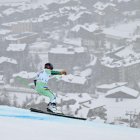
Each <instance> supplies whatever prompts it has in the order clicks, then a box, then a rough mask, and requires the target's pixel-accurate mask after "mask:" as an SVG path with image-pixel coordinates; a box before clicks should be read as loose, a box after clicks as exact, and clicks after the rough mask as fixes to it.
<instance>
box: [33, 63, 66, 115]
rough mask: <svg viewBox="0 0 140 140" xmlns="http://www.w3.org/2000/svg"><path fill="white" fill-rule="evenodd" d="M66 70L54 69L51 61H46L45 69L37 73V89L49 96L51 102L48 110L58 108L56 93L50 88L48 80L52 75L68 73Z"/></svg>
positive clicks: (52, 110) (35, 81) (53, 110)
mask: <svg viewBox="0 0 140 140" xmlns="http://www.w3.org/2000/svg"><path fill="white" fill-rule="evenodd" d="M66 74H67V73H66V71H54V70H53V65H52V64H51V63H46V64H45V66H44V69H43V70H42V71H40V72H39V73H38V74H37V77H36V79H35V80H34V83H35V89H36V91H37V92H38V93H39V94H41V95H44V96H47V97H49V99H50V102H49V104H48V107H47V110H48V111H51V112H55V111H57V108H56V95H55V94H54V93H53V92H52V91H51V90H50V89H49V88H48V85H47V83H48V80H49V79H50V77H51V75H66Z"/></svg>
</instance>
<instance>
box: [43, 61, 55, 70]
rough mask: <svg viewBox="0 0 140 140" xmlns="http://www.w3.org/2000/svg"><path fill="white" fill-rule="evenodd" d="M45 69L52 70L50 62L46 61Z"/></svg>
mask: <svg viewBox="0 0 140 140" xmlns="http://www.w3.org/2000/svg"><path fill="white" fill-rule="evenodd" d="M44 68H45V69H50V70H53V65H52V64H51V63H46V64H45V66H44Z"/></svg>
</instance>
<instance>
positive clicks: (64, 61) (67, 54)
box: [48, 45, 90, 72]
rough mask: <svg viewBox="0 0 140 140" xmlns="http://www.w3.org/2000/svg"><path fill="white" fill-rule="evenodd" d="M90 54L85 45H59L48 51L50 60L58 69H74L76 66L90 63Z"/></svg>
mask: <svg viewBox="0 0 140 140" xmlns="http://www.w3.org/2000/svg"><path fill="white" fill-rule="evenodd" d="M89 57H90V56H89V55H88V53H87V52H86V51H85V49H84V48H83V47H75V46H72V45H68V46H67V47H63V46H58V47H56V48H52V49H51V50H50V51H49V52H48V60H49V62H51V63H52V64H53V65H54V66H55V68H57V69H66V70H67V71H68V72H69V71H72V70H73V68H74V67H75V66H79V67H84V66H85V65H86V64H87V63H89V60H90V58H89Z"/></svg>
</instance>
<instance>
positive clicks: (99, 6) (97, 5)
mask: <svg viewBox="0 0 140 140" xmlns="http://www.w3.org/2000/svg"><path fill="white" fill-rule="evenodd" d="M109 6H112V7H115V6H116V5H115V4H113V3H103V2H100V1H98V2H97V3H95V4H94V5H93V7H94V8H96V9H98V10H101V11H102V10H104V9H105V8H107V7H109Z"/></svg>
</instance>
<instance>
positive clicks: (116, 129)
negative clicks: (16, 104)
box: [0, 106, 140, 140]
mask: <svg viewBox="0 0 140 140" xmlns="http://www.w3.org/2000/svg"><path fill="white" fill-rule="evenodd" d="M0 136H1V137H0V139H1V140H25V139H26V140H31V139H33V140H45V139H48V140H75V139H76V140H77V139H80V140H93V139H94V140H131V139H133V138H134V137H135V140H139V138H140V130H139V129H134V128H133V129H132V128H127V127H121V126H113V125H107V124H100V123H97V122H90V121H78V120H73V119H68V118H67V119H66V118H62V117H55V116H49V115H43V114H37V113H33V112H30V111H28V110H23V109H17V108H13V107H6V106H0Z"/></svg>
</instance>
